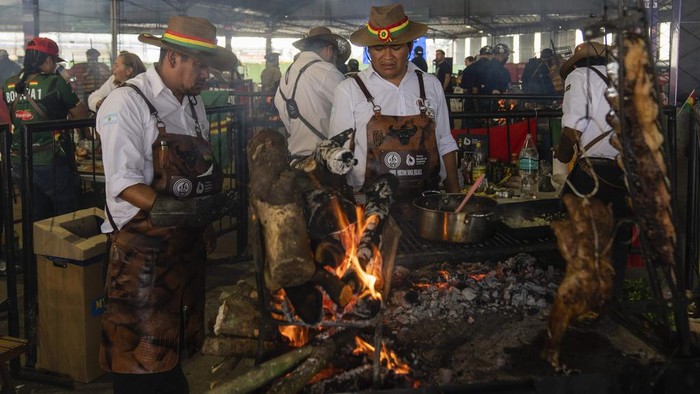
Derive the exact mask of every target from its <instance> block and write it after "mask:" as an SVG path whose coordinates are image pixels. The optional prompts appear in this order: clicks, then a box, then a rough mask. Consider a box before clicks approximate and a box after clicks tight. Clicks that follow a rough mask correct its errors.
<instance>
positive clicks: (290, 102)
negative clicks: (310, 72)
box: [278, 59, 327, 140]
mask: <svg viewBox="0 0 700 394" xmlns="http://www.w3.org/2000/svg"><path fill="white" fill-rule="evenodd" d="M318 62H320V60H318V59H316V60H312V61H310V62H308V63H306V64H305V65H304V67H302V68H301V69H300V70H299V74H297V79H296V80H295V81H294V88H293V89H292V97H290V98H287V96H285V95H284V92H283V91H282V87H281V86H280V87H279V88H278V89H279V92H280V96H282V100H284V104H285V106H286V107H287V115H289V117H290V118H291V119H299V120H301V121H302V123H304V125H305V126H306V127H308V128H309V130H311V132H313V133H314V134H316V136H317V137H318V138H320V139H322V140H325V139H327V137H326V136H325V135H323V133H321V132H320V131H318V130H317V129H316V128H315V127H314V126H313V125H312V124H311V123H309V121H308V120H306V118H304V116H303V115H302V114H301V112H300V111H299V106H298V105H297V102H296V100H294V97H296V94H297V86H299V78H301V75H302V74H303V73H304V71H306V69H308V68H309V67H311V66H312V65H313V64H316V63H318ZM291 69H292V67H291V66H290V67H289V68H288V69H287V72H286V73H285V76H284V80H285V82H287V81H288V79H289V70H291Z"/></svg>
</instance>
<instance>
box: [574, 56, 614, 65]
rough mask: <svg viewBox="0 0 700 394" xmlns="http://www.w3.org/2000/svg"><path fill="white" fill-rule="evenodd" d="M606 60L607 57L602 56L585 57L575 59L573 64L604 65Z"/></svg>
mask: <svg viewBox="0 0 700 394" xmlns="http://www.w3.org/2000/svg"><path fill="white" fill-rule="evenodd" d="M606 62H607V59H605V58H604V57H587V58H583V59H581V60H579V61H577V62H576V63H574V65H575V66H576V67H586V66H604V65H605V63H606Z"/></svg>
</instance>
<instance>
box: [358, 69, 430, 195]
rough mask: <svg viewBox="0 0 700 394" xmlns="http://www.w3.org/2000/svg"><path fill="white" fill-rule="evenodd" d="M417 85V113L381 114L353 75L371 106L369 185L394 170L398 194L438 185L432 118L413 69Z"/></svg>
mask: <svg viewBox="0 0 700 394" xmlns="http://www.w3.org/2000/svg"><path fill="white" fill-rule="evenodd" d="M416 74H417V76H418V83H419V85H420V99H419V100H418V102H417V104H418V109H419V110H420V113H419V114H418V115H411V116H390V115H382V113H381V107H379V106H378V105H376V104H374V97H372V95H371V94H370V93H369V91H368V90H367V87H366V86H365V84H364V83H363V82H362V80H361V79H360V78H359V77H358V76H357V75H355V76H354V77H353V78H354V79H355V81H356V82H357V84H358V85H359V86H360V89H361V90H362V93H364V95H365V97H366V98H367V101H369V102H371V103H372V105H373V106H374V109H373V110H374V115H373V116H372V118H371V119H370V120H369V122H368V123H367V168H366V170H365V182H364V184H365V185H371V184H372V183H374V181H375V180H376V179H377V177H378V176H379V175H381V174H386V173H391V174H394V175H395V176H396V177H397V178H398V180H399V188H398V191H397V194H396V195H397V197H399V198H401V197H416V196H417V195H418V194H419V193H420V192H421V191H424V190H429V189H437V187H438V185H439V184H440V153H439V152H438V148H437V140H436V136H435V121H434V120H433V115H432V113H431V112H430V110H429V108H427V106H426V105H425V100H426V98H425V87H424V84H423V73H422V72H420V71H416Z"/></svg>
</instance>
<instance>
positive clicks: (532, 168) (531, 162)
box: [518, 134, 540, 198]
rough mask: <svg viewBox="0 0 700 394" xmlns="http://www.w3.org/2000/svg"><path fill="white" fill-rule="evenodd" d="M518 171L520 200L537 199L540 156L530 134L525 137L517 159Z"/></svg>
mask: <svg viewBox="0 0 700 394" xmlns="http://www.w3.org/2000/svg"><path fill="white" fill-rule="evenodd" d="M518 163H519V165H518V167H519V169H520V195H521V197H522V198H537V191H538V189H539V185H538V182H539V179H538V175H539V163H540V155H539V154H538V153H537V147H536V146H535V142H534V141H533V140H532V136H531V135H530V134H528V135H527V137H525V143H524V144H523V148H522V149H521V150H520V156H519V158H518Z"/></svg>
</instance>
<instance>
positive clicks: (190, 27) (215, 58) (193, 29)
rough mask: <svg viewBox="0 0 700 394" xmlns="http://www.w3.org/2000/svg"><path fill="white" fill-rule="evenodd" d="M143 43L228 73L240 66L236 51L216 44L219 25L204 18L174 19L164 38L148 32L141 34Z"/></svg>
mask: <svg viewBox="0 0 700 394" xmlns="http://www.w3.org/2000/svg"><path fill="white" fill-rule="evenodd" d="M139 41H141V42H143V43H146V44H151V45H155V46H157V47H160V48H167V49H171V50H173V51H175V52H178V53H182V54H184V55H188V56H192V57H193V58H195V59H197V60H199V61H200V62H202V63H204V64H206V65H207V66H210V67H212V68H215V69H217V70H228V69H230V68H233V67H235V66H236V65H237V64H238V60H237V59H236V55H234V54H233V52H231V51H229V50H228V49H226V48H223V47H220V46H218V45H216V26H214V25H212V24H211V23H210V22H209V21H208V20H206V19H204V18H198V17H194V16H183V15H175V16H171V17H170V19H169V20H168V27H167V28H166V29H165V33H164V34H163V36H162V37H156V36H154V35H151V34H147V33H144V34H141V35H139Z"/></svg>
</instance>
